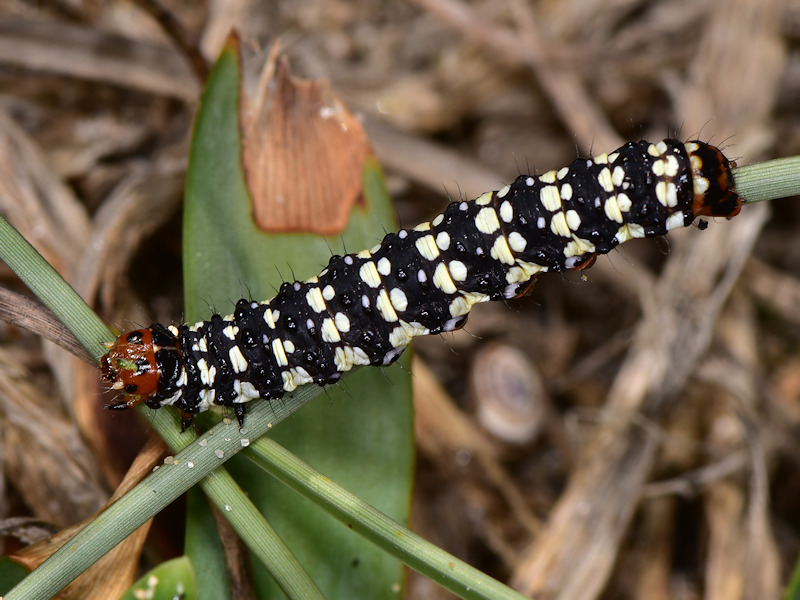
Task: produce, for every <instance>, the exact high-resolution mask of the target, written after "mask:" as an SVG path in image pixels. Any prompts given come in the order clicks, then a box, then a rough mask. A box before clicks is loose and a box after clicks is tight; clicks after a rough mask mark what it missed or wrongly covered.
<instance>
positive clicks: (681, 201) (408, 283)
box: [101, 139, 742, 427]
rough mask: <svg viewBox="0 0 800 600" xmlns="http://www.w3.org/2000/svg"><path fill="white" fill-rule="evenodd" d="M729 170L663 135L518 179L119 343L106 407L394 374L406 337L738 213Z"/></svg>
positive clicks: (188, 413)
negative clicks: (545, 278)
mask: <svg viewBox="0 0 800 600" xmlns="http://www.w3.org/2000/svg"><path fill="white" fill-rule="evenodd" d="M730 167H731V163H730V161H728V159H726V158H725V156H724V155H723V154H722V152H721V151H720V150H718V149H717V148H715V147H713V146H710V145H708V144H705V143H703V142H699V141H693V142H689V143H686V144H683V143H681V142H679V141H676V140H670V139H668V140H664V141H662V142H658V143H649V142H645V141H640V142H629V143H627V144H625V145H624V146H622V147H621V148H619V149H618V150H616V151H614V152H612V153H609V154H607V155H602V156H598V157H597V158H594V159H580V160H576V161H574V162H573V163H572V164H571V165H570V166H568V167H564V168H563V169H561V170H558V171H550V172H548V173H544V174H543V175H539V176H521V177H518V178H517V180H516V181H515V182H514V183H513V184H511V185H510V186H506V187H505V188H503V189H502V190H500V191H497V192H488V193H486V194H483V195H481V196H479V197H478V198H476V199H475V200H473V201H470V202H466V201H464V202H454V203H452V204H450V205H449V206H448V207H447V208H446V209H445V211H444V212H443V213H442V214H441V215H439V216H438V217H436V218H435V219H434V220H433V221H431V222H430V223H423V224H421V225H419V226H417V227H415V228H414V229H408V230H407V229H403V230H401V231H399V232H398V233H391V234H389V235H387V236H386V237H385V238H384V239H383V241H382V242H381V243H380V244H379V245H377V246H375V247H374V248H372V249H371V250H364V251H362V252H359V253H357V254H347V255H344V256H334V257H333V258H331V260H330V263H329V264H328V267H327V268H326V269H325V270H323V271H322V272H321V273H320V274H319V275H318V276H317V277H313V278H311V279H309V280H308V281H304V282H293V283H284V284H283V286H282V287H281V288H280V291H279V293H278V294H277V295H276V296H275V297H274V298H273V299H272V300H268V301H266V302H252V301H249V300H240V301H239V302H238V303H237V305H236V309H235V312H234V313H233V314H232V315H229V316H226V317H221V316H219V315H214V316H213V317H211V319H210V320H208V321H202V322H200V323H196V324H194V325H180V326H178V327H174V326H171V327H163V326H161V325H157V324H156V325H153V326H151V327H149V328H147V329H141V330H136V331H131V332H128V333H125V334H123V335H121V336H120V337H119V338H117V341H116V342H115V343H114V344H113V345H112V346H111V347H110V349H109V352H108V354H106V355H105V356H104V357H103V359H102V363H101V367H102V373H103V377H104V378H105V379H106V380H107V381H109V382H110V383H111V384H112V385H111V387H112V388H113V389H117V390H121V391H122V392H123V393H124V394H125V397H124V398H123V399H122V400H121V401H119V402H117V403H115V404H112V405H110V406H108V408H126V407H129V406H132V405H134V404H136V403H137V402H139V401H143V402H145V404H147V406H149V407H151V408H159V407H161V406H166V405H174V406H177V407H178V408H180V410H181V411H182V414H183V418H184V427H186V426H188V424H189V423H190V422H191V418H192V416H193V415H194V414H196V413H198V412H202V411H204V410H206V409H208V408H209V407H211V406H212V405H219V406H228V407H233V409H234V411H235V413H236V416H237V417H238V419H239V421H240V422H243V419H244V415H245V406H246V404H245V403H246V402H248V401H250V400H251V399H254V398H265V399H273V398H280V397H281V396H282V395H283V394H284V393H286V392H291V391H292V390H294V389H295V388H296V387H297V386H300V385H304V384H306V383H316V384H318V385H325V384H328V383H332V382H335V381H337V380H338V379H339V378H340V377H341V374H342V373H344V372H346V371H349V370H350V369H351V368H352V367H353V366H356V365H388V364H390V363H391V362H392V361H394V360H395V359H396V358H397V357H398V356H399V355H400V354H401V353H402V351H403V350H404V349H405V347H406V346H407V345H408V343H409V342H410V341H411V338H413V337H415V336H418V335H429V334H435V333H442V332H447V331H452V330H454V329H457V328H459V327H461V326H463V325H464V323H465V322H466V319H467V313H469V311H470V308H471V307H472V305H473V304H476V303H479V302H486V301H488V300H500V299H504V298H512V297H515V296H517V295H520V294H522V293H525V291H526V290H527V289H528V288H529V286H530V283H531V282H532V280H533V278H534V277H535V275H536V274H537V273H539V272H543V271H564V270H569V269H582V268H586V267H588V266H590V265H591V264H592V262H593V261H594V259H595V257H596V256H597V255H598V254H605V253H607V252H609V251H610V250H611V249H613V248H614V247H616V246H617V245H618V244H621V243H622V242H625V241H626V240H629V239H632V238H640V237H652V236H659V235H664V234H666V233H667V232H668V231H670V230H671V229H675V228H677V227H684V226H687V225H690V224H691V223H692V222H694V220H695V218H696V217H698V216H701V215H704V216H720V217H727V218H730V217H733V216H735V215H736V214H737V213H738V212H739V210H740V207H741V205H742V200H741V199H740V198H739V196H738V195H737V194H736V192H735V190H734V182H733V177H732V174H731V169H730Z"/></svg>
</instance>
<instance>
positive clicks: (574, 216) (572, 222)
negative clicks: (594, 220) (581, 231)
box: [565, 210, 581, 231]
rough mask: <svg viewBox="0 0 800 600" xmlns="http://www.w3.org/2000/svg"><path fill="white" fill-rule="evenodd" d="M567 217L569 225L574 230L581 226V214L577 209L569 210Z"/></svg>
mask: <svg viewBox="0 0 800 600" xmlns="http://www.w3.org/2000/svg"><path fill="white" fill-rule="evenodd" d="M565 219H566V221H567V227H569V228H570V229H571V230H572V231H575V230H576V229H578V227H580V226H581V216H580V215H579V214H578V212H577V211H575V210H568V211H567V213H566V215H565Z"/></svg>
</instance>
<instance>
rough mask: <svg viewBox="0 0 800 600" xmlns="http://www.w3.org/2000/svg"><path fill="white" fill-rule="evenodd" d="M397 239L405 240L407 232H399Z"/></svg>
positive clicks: (403, 230) (402, 230)
mask: <svg viewBox="0 0 800 600" xmlns="http://www.w3.org/2000/svg"><path fill="white" fill-rule="evenodd" d="M397 237H399V238H400V239H401V240H404V239H406V238H407V237H408V231H406V230H405V229H401V230H400V231H398V232H397Z"/></svg>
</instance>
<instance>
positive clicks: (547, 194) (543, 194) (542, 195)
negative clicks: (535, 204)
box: [539, 185, 561, 212]
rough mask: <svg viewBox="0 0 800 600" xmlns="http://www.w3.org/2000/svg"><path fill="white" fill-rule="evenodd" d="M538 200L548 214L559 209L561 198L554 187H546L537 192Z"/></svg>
mask: <svg viewBox="0 0 800 600" xmlns="http://www.w3.org/2000/svg"><path fill="white" fill-rule="evenodd" d="M539 199H540V200H541V201H542V206H544V207H545V208H546V209H547V210H549V211H550V212H553V211H556V210H560V209H561V196H560V195H559V193H558V188H557V187H556V186H554V185H546V186H544V187H543V188H542V189H541V190H540V192H539Z"/></svg>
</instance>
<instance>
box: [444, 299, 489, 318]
mask: <svg viewBox="0 0 800 600" xmlns="http://www.w3.org/2000/svg"><path fill="white" fill-rule="evenodd" d="M484 298H488V297H487V296H485V295H483V294H465V295H463V296H456V297H455V298H453V299H452V300H451V301H450V306H448V309H449V311H450V316H452V317H460V316H462V315H466V314H467V313H468V312H469V311H470V309H472V305H473V304H476V303H478V302H483V301H484Z"/></svg>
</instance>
